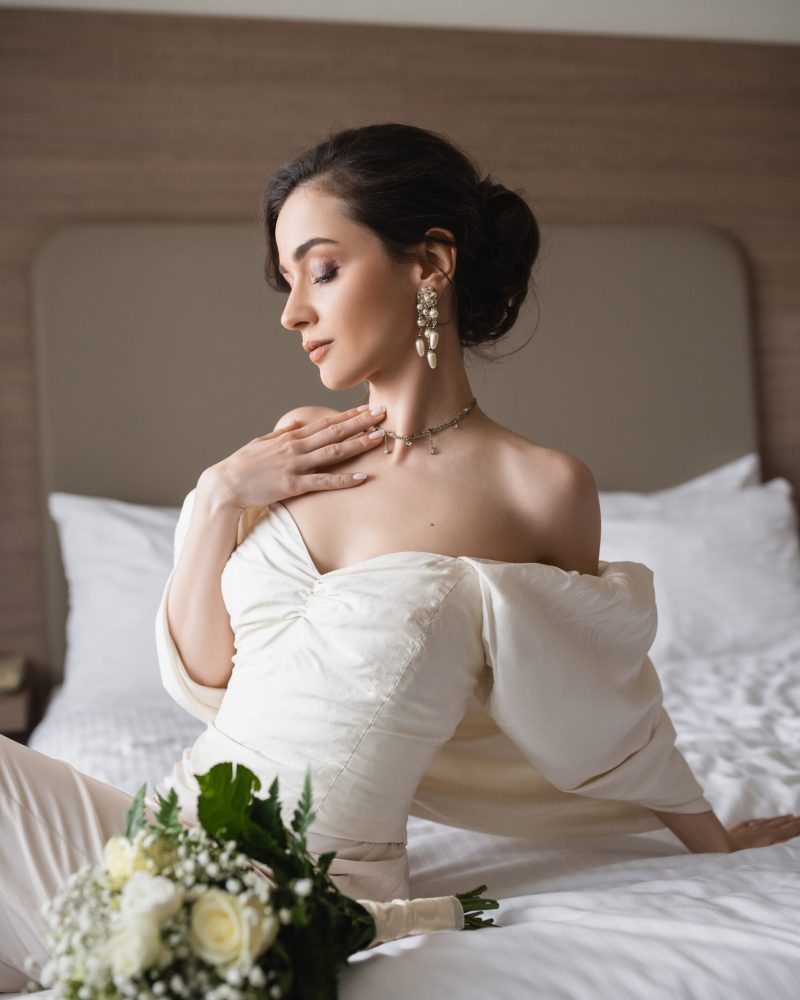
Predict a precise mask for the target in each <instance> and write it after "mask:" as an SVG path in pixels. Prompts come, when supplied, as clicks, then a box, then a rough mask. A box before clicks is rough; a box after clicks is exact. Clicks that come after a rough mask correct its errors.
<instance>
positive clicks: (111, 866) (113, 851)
mask: <svg viewBox="0 0 800 1000" xmlns="http://www.w3.org/2000/svg"><path fill="white" fill-rule="evenodd" d="M133 852H134V847H133V844H132V843H131V842H130V841H129V840H128V838H127V837H112V838H111V839H110V840H109V841H108V842H107V843H106V846H105V850H104V851H103V863H104V865H105V869H106V871H107V872H108V874H109V876H110V877H111V879H112V880H113V881H114V882H116V883H117V884H118V885H121V884H122V883H124V882H126V881H127V880H128V879H129V878H130V876H131V874H132V872H133Z"/></svg>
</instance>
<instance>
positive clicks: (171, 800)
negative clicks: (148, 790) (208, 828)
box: [155, 788, 183, 834]
mask: <svg viewBox="0 0 800 1000" xmlns="http://www.w3.org/2000/svg"><path fill="white" fill-rule="evenodd" d="M155 798H156V802H157V803H158V812H157V813H156V821H157V822H158V824H159V825H160V826H161V827H162V829H163V830H165V831H166V832H167V833H173V834H174V833H180V831H181V829H182V828H183V827H182V824H181V821H180V818H179V817H180V805H179V803H178V793H177V792H176V791H175V789H174V788H170V790H169V794H168V795H167V797H166V798H164V797H163V795H162V794H161V793H160V792H156V793H155Z"/></svg>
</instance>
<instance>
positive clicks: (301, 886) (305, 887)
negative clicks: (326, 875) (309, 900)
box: [294, 878, 314, 896]
mask: <svg viewBox="0 0 800 1000" xmlns="http://www.w3.org/2000/svg"><path fill="white" fill-rule="evenodd" d="M313 885H314V883H313V882H312V881H311V879H310V878H299V879H296V880H295V883H294V891H295V892H296V893H297V895H298V896H308V895H310V894H311V889H312V888H313Z"/></svg>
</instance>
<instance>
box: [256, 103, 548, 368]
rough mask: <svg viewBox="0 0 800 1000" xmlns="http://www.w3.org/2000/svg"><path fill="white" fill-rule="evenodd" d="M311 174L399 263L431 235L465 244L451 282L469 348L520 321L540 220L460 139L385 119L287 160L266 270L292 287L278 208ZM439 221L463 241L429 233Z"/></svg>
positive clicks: (267, 211) (271, 221)
mask: <svg viewBox="0 0 800 1000" xmlns="http://www.w3.org/2000/svg"><path fill="white" fill-rule="evenodd" d="M307 183H313V185H314V186H315V187H316V188H318V189H319V190H321V191H324V192H325V193H327V194H331V195H334V196H336V197H337V198H340V199H341V200H342V202H343V205H344V209H343V210H344V214H345V215H346V217H347V218H349V219H351V220H352V221H354V222H357V223H359V224H361V225H363V226H367V227H368V228H369V229H371V230H372V231H373V232H374V233H375V234H376V235H377V236H378V237H379V239H380V240H381V242H382V244H383V246H384V247H385V249H386V252H387V253H388V254H389V256H390V257H391V258H392V259H393V260H395V261H397V262H408V261H411V260H414V259H416V258H415V254H414V250H413V248H415V247H417V246H418V245H419V244H420V243H421V242H422V241H423V240H425V239H430V240H436V241H438V242H440V243H446V244H448V245H455V246H456V248H457V250H458V255H457V258H456V268H455V274H454V277H453V281H452V282H451V284H452V286H453V291H454V298H455V303H456V313H457V321H458V329H459V336H460V339H461V344H462V346H463V347H465V348H470V349H472V350H473V351H474V349H475V347H477V346H478V345H479V344H485V343H491V342H494V341H496V340H498V339H499V338H500V337H502V336H503V334H505V333H507V332H508V330H510V329H511V327H512V326H513V325H514V323H515V321H516V319H517V316H518V314H519V310H520V306H521V305H522V303H523V301H524V300H525V298H526V296H527V294H528V290H529V284H530V280H531V270H532V268H533V264H534V262H535V260H536V258H537V255H538V253H539V246H540V234H539V227H538V225H537V223H536V219H535V218H534V215H533V212H532V211H531V209H530V207H529V206H528V204H527V203H526V202H525V201H524V200H523V198H522V197H521V193H520V192H517V191H511V190H509V189H508V188H506V187H504V186H503V185H502V184H498V183H496V182H495V181H494V180H492V178H491V177H490V176H488V175H487V176H486V177H485V178H483V179H481V178H480V176H479V173H478V170H477V169H476V167H475V165H474V164H473V162H472V161H471V160H470V159H469V157H468V156H467V155H466V154H465V153H464V152H463V151H462V150H461V149H459V148H458V147H457V146H456V145H455V144H454V143H453V142H451V141H450V140H448V139H446V138H445V137H444V136H442V135H440V134H439V133H437V132H432V131H429V130H427V129H423V128H418V127H417V126H415V125H407V124H403V123H401V122H380V123H377V124H373V125H364V126H361V127H358V128H348V129H344V130H343V131H339V132H334V133H331V134H329V135H328V136H327V138H325V139H324V140H323V141H322V142H319V143H318V144H317V145H315V146H313V147H312V148H310V149H307V150H305V151H303V152H301V153H300V154H299V155H297V156H296V157H295V158H294V159H292V160H291V161H290V162H288V163H285V164H283V165H282V166H281V167H280V168H279V169H278V170H277V171H276V173H275V174H274V175H273V176H272V178H271V179H270V181H269V183H268V184H267V187H266V190H265V192H264V196H263V200H262V206H261V212H262V214H263V223H264V228H265V232H266V238H267V260H266V263H265V277H266V280H267V283H268V284H269V285H270V287H272V288H273V289H274V290H275V291H282V292H288V291H289V285H288V283H287V282H286V280H285V278H284V277H283V275H281V273H280V272H279V271H278V263H279V255H278V247H277V244H276V242H275V226H276V223H277V220H278V214H279V213H280V210H281V208H282V207H283V204H284V202H285V201H286V199H287V198H288V197H289V195H290V194H291V193H292V191H294V190H295V188H297V187H299V186H300V185H303V184H307ZM433 227H442V228H444V229H448V230H450V232H452V233H453V235H454V237H455V243H454V244H453V242H452V241H450V240H448V239H447V238H446V237H444V236H438V235H436V234H433V235H431V236H426V232H427V230H428V229H431V228H433ZM475 353H480V352H475ZM512 353H513V352H512Z"/></svg>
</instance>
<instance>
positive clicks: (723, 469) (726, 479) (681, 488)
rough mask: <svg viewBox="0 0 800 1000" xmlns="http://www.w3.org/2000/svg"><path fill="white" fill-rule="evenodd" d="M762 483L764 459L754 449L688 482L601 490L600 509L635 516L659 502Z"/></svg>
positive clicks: (698, 498) (698, 496)
mask: <svg viewBox="0 0 800 1000" xmlns="http://www.w3.org/2000/svg"><path fill="white" fill-rule="evenodd" d="M760 483H761V461H760V459H759V456H758V453H757V452H755V451H752V452H750V453H749V454H747V455H742V456H741V457H740V458H736V459H734V460H733V461H732V462H727V463H726V464H725V465H721V466H719V468H717V469H712V470H711V471H710V472H704V473H703V474H702V475H700V476H696V477H695V478H694V479H689V480H687V481H686V482H685V483H679V484H678V485H677V486H670V487H669V488H668V489H665V490H657V491H656V492H654V493H635V492H629V491H625V490H609V491H603V490H600V491H599V497H600V509H601V512H602V514H603V516H604V517H605V516H606V515H608V516H609V517H623V516H625V515H631V516H633V515H636V514H638V513H640V512H641V511H642V510H654V509H656V507H657V505H659V504H669V503H670V502H671V501H672V500H684V499H686V498H689V499H694V500H697V501H699V502H702V500H703V498H704V497H705V496H706V495H707V494H708V493H730V492H732V491H735V490H740V489H744V488H745V487H747V486H758V485H760Z"/></svg>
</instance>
